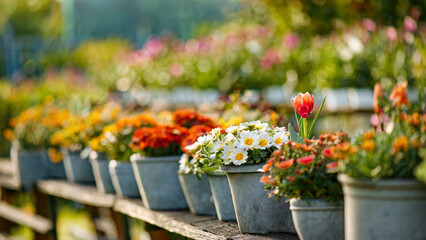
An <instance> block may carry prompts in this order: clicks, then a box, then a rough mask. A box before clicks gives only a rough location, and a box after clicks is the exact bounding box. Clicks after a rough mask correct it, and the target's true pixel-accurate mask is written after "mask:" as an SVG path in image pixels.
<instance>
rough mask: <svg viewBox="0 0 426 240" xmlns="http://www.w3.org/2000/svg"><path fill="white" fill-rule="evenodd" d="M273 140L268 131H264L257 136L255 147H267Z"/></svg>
mask: <svg viewBox="0 0 426 240" xmlns="http://www.w3.org/2000/svg"><path fill="white" fill-rule="evenodd" d="M271 140H272V139H271V137H270V136H269V134H268V133H262V134H260V135H259V136H258V137H257V138H256V142H255V144H254V147H255V148H257V149H266V148H268V147H270V146H271Z"/></svg>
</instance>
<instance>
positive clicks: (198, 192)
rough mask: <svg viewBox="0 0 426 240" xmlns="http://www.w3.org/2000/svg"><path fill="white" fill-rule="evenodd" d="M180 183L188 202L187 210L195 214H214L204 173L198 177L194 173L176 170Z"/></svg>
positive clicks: (210, 192)
mask: <svg viewBox="0 0 426 240" xmlns="http://www.w3.org/2000/svg"><path fill="white" fill-rule="evenodd" d="M178 177H179V181H180V185H181V186H182V190H183V194H184V195H185V199H186V202H187V203H188V207H189V210H190V211H191V213H193V214H197V215H210V216H216V209H215V208H214V203H213V199H212V191H211V190H210V185H209V181H208V179H207V176H206V175H205V174H203V175H202V177H201V179H199V178H198V177H197V176H196V175H194V174H191V173H190V174H185V173H182V172H178Z"/></svg>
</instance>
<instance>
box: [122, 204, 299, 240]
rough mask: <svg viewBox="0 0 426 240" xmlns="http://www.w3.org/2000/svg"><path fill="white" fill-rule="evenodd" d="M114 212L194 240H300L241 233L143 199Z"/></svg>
mask: <svg viewBox="0 0 426 240" xmlns="http://www.w3.org/2000/svg"><path fill="white" fill-rule="evenodd" d="M114 210H115V211H117V212H121V213H123V214H125V215H128V216H130V217H133V218H136V219H140V220H142V221H145V222H148V223H150V224H153V225H156V226H158V227H160V228H163V229H166V230H168V231H170V232H174V233H177V234H180V235H182V236H185V237H189V238H193V239H201V240H204V239H213V240H215V239H236V240H237V239H238V240H246V239H247V240H248V239H250V240H251V239H270V240H273V239H283V240H296V239H298V237H297V236H296V235H294V234H285V233H280V234H268V235H248V234H241V233H240V232H239V230H238V226H237V224H236V223H230V222H221V221H219V220H217V219H215V218H212V217H206V216H196V215H193V214H191V213H189V212H188V211H171V212H169V211H153V210H149V209H147V208H145V207H143V205H142V202H141V201H140V200H134V199H117V201H116V203H115V205H114Z"/></svg>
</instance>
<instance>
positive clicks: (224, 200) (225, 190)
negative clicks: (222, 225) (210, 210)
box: [207, 171, 237, 221]
mask: <svg viewBox="0 0 426 240" xmlns="http://www.w3.org/2000/svg"><path fill="white" fill-rule="evenodd" d="M207 176H208V179H209V183H210V187H211V191H212V195H213V200H214V206H215V208H216V213H217V217H218V219H219V220H221V221H237V217H236V216H235V210H234V203H233V202H232V194H231V189H230V187H229V182H228V178H227V177H226V174H225V173H223V172H220V171H216V172H210V173H207Z"/></svg>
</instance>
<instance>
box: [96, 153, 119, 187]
mask: <svg viewBox="0 0 426 240" xmlns="http://www.w3.org/2000/svg"><path fill="white" fill-rule="evenodd" d="M90 163H91V164H92V170H93V175H94V176H95V182H96V188H97V189H98V191H99V192H101V193H115V190H114V186H113V185H112V180H111V174H110V173H109V167H108V165H109V161H108V160H107V159H105V158H102V156H100V155H98V156H97V157H95V158H90Z"/></svg>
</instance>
